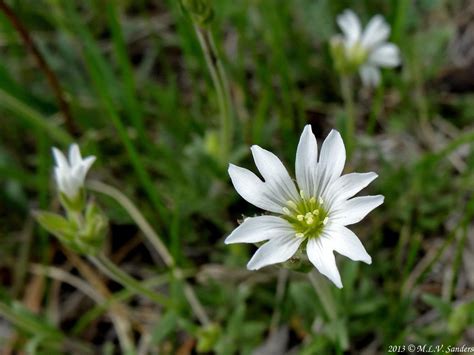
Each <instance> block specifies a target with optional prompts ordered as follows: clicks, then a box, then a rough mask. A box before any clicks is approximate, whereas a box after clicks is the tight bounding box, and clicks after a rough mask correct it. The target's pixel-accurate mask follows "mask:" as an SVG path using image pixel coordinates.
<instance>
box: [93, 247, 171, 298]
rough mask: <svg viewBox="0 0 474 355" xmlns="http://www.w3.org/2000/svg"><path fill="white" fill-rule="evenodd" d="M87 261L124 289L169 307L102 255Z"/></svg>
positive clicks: (157, 295)
mask: <svg viewBox="0 0 474 355" xmlns="http://www.w3.org/2000/svg"><path fill="white" fill-rule="evenodd" d="M88 258H89V260H90V261H91V262H92V263H93V264H94V265H95V266H97V268H98V269H99V270H100V271H101V272H103V273H104V274H105V275H107V276H108V277H110V278H111V279H112V280H114V281H116V282H118V283H119V284H121V285H122V286H123V287H125V288H126V289H128V290H130V291H132V292H134V293H137V294H140V295H142V296H145V297H147V298H149V299H150V300H152V301H153V302H155V303H157V304H159V305H166V306H169V305H170V301H169V300H168V299H166V298H164V297H163V296H161V295H159V294H158V293H155V292H153V291H152V290H150V289H148V288H147V287H145V286H143V284H142V283H141V282H139V281H138V280H136V279H134V278H133V277H131V276H130V275H128V274H126V273H125V272H123V271H122V270H121V269H120V268H119V267H118V266H117V265H115V264H114V263H113V262H112V261H110V260H109V259H108V258H107V257H106V256H105V255H104V254H98V255H96V256H88Z"/></svg>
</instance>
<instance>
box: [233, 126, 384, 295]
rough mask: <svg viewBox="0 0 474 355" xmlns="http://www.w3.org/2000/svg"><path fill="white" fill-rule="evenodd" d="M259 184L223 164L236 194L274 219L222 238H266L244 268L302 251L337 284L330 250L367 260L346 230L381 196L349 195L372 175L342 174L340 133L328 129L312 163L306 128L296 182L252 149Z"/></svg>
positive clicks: (312, 142)
mask: <svg viewBox="0 0 474 355" xmlns="http://www.w3.org/2000/svg"><path fill="white" fill-rule="evenodd" d="M251 150H252V154H253V158H254V160H255V164H256V165H257V168H258V170H259V171H260V173H261V175H262V177H263V179H264V181H262V180H261V179H260V178H259V177H258V176H257V175H255V174H254V173H252V172H251V171H249V170H247V169H244V168H241V167H238V166H235V165H232V164H230V165H229V175H230V178H231V180H232V183H233V184H234V187H235V189H236V190H237V192H238V193H239V194H240V195H241V196H242V197H243V198H244V199H245V200H247V201H248V202H250V203H252V204H253V205H255V206H257V207H259V208H262V209H264V210H267V211H269V212H273V213H275V214H277V215H278V216H273V215H264V216H259V217H249V218H246V219H245V220H244V222H243V223H242V224H241V225H240V226H238V227H237V228H236V229H235V230H234V231H233V232H232V233H231V234H230V235H229V236H228V237H227V239H226V240H225V243H226V244H230V243H259V242H263V241H265V240H268V242H266V243H265V244H263V245H262V246H261V247H260V248H258V250H257V251H256V252H255V254H254V255H253V257H252V258H251V259H250V261H249V263H248V264H247V268H248V269H250V270H256V269H260V268H261V267H264V266H267V265H270V264H275V263H281V262H285V261H287V260H288V259H290V258H291V257H292V256H293V255H294V254H295V253H296V251H297V250H298V249H299V248H300V247H302V248H303V249H306V252H307V255H308V258H309V260H310V261H311V263H312V264H313V265H314V266H315V267H316V268H317V269H318V270H319V271H320V272H321V273H322V274H324V275H326V276H327V277H328V278H329V279H330V280H331V281H332V282H334V284H335V285H336V286H337V287H339V288H341V287H342V282H341V277H340V275H339V271H338V269H337V266H336V261H335V257H334V254H333V251H334V250H335V251H337V252H338V253H339V254H342V255H344V256H346V257H348V258H350V259H352V260H356V261H363V262H365V263H367V264H370V263H371V262H372V259H371V257H370V256H369V254H367V252H366V251H365V249H364V247H363V245H362V243H361V242H360V240H359V239H358V238H357V236H356V235H355V234H354V233H353V232H352V231H350V230H349V229H348V228H346V226H348V225H351V224H354V223H357V222H359V221H360V220H362V219H363V218H364V217H365V216H366V215H367V214H368V213H369V212H370V211H372V210H373V209H374V208H376V207H377V206H379V205H380V204H382V203H383V200H384V197H383V196H381V195H377V196H364V197H353V196H354V195H355V194H356V193H358V192H359V191H360V190H362V189H363V188H364V187H366V186H367V185H368V184H369V183H370V182H372V181H373V180H374V179H375V178H376V177H377V174H375V173H372V172H370V173H363V174H360V173H352V174H347V175H342V176H341V173H342V170H343V169H344V164H345V160H346V151H345V148H344V143H343V141H342V138H341V136H340V134H339V133H338V132H337V131H335V130H332V131H331V133H329V135H328V136H327V138H326V139H325V141H324V142H323V145H322V148H321V153H320V155H319V160H318V146H317V143H316V137H315V136H314V134H313V132H312V131H311V126H309V125H307V126H306V127H305V129H304V130H303V133H302V135H301V138H300V142H299V144H298V148H297V151H296V182H297V184H298V189H299V190H298V189H297V187H296V186H295V183H294V182H293V180H292V179H291V177H290V175H289V174H288V172H287V170H286V169H285V167H284V166H283V164H282V162H281V161H280V159H278V157H277V156H276V155H274V154H273V153H271V152H269V151H267V150H265V149H262V148H260V147H259V146H256V145H254V146H252V148H251Z"/></svg>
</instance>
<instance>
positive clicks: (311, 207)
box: [283, 191, 329, 238]
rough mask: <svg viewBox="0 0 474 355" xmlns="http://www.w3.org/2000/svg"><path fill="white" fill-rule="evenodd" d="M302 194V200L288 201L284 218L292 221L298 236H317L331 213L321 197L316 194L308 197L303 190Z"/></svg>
mask: <svg viewBox="0 0 474 355" xmlns="http://www.w3.org/2000/svg"><path fill="white" fill-rule="evenodd" d="M300 195H301V201H300V202H298V203H295V202H294V201H288V202H287V206H288V207H284V208H283V213H284V216H283V218H285V219H286V220H287V221H288V222H290V223H291V225H292V226H293V228H294V229H295V231H296V236H297V237H299V238H317V237H319V236H320V235H321V232H322V231H323V228H324V226H325V225H326V224H327V222H328V219H329V217H328V215H329V213H328V211H327V210H326V209H325V208H324V201H323V199H322V198H321V197H319V198H318V199H317V198H316V197H314V196H313V197H310V198H308V197H307V196H305V194H304V192H303V191H300Z"/></svg>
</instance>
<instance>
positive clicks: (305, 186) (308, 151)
mask: <svg viewBox="0 0 474 355" xmlns="http://www.w3.org/2000/svg"><path fill="white" fill-rule="evenodd" d="M317 163H318V144H317V143H316V137H315V136H314V134H313V131H312V130H311V126H310V125H306V127H305V128H304V130H303V133H302V134H301V137H300V142H299V143H298V148H297V149H296V164H295V170H296V181H297V182H298V187H299V188H300V189H301V190H303V191H304V192H305V193H306V194H308V195H313V194H314V193H315V189H316V181H315V180H316V167H317Z"/></svg>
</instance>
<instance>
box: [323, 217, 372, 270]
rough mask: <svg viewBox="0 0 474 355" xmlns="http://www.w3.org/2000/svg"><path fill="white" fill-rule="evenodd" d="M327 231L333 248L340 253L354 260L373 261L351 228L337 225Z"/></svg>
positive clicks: (367, 262)
mask: <svg viewBox="0 0 474 355" xmlns="http://www.w3.org/2000/svg"><path fill="white" fill-rule="evenodd" d="M326 233H327V235H328V237H329V241H330V244H331V246H332V249H333V250H335V251H337V252H338V253H339V254H341V255H344V256H346V257H348V258H349V259H351V260H354V261H363V262H364V263H366V264H371V263H372V258H371V257H370V255H369V254H368V253H367V251H366V250H365V248H364V246H363V245H362V243H361V241H360V240H359V238H357V236H356V235H355V234H354V232H352V231H351V230H350V229H348V228H346V227H343V226H337V227H333V228H331V229H327V230H326Z"/></svg>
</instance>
